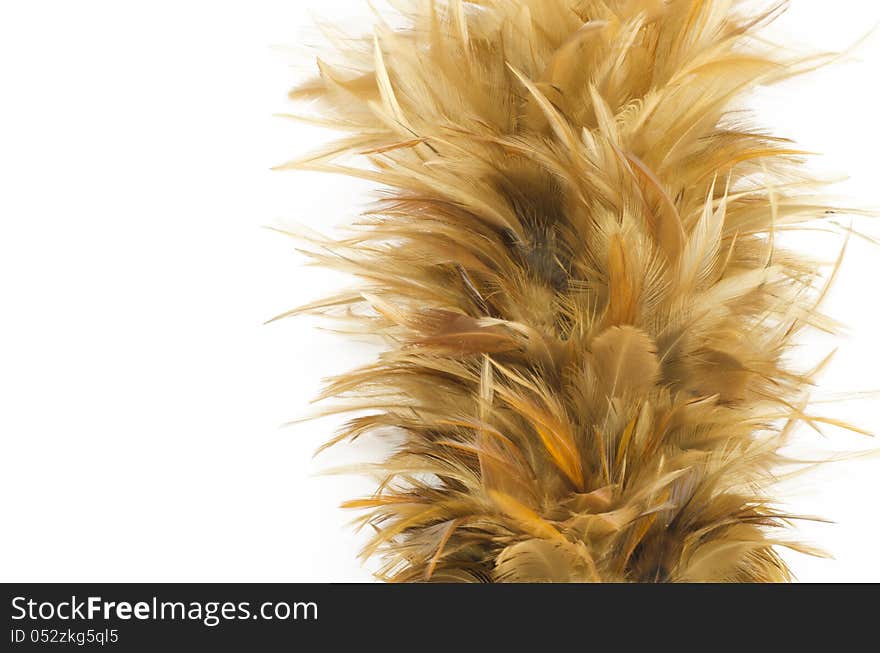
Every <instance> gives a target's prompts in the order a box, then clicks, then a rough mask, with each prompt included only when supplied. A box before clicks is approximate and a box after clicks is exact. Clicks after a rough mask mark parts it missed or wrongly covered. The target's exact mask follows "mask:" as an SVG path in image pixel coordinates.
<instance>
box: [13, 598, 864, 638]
mask: <svg viewBox="0 0 880 653" xmlns="http://www.w3.org/2000/svg"><path fill="white" fill-rule="evenodd" d="M4 589H5V602H6V603H5V605H6V607H5V609H4V610H5V615H6V624H7V632H6V633H5V635H4V637H5V639H6V645H5V646H0V650H7V651H65V650H68V651H72V650H103V651H159V650H161V651H177V650H193V649H197V650H205V651H209V650H215V649H219V650H241V651H293V650H298V649H299V647H300V645H308V648H307V649H302V650H334V651H335V650H339V649H338V648H336V647H338V646H341V645H342V644H351V643H357V642H361V644H362V645H363V646H364V647H366V650H374V649H384V648H386V647H389V648H390V649H391V650H398V649H400V648H402V647H406V648H416V649H420V648H422V647H427V648H428V649H429V650H432V649H433V648H436V647H438V646H440V647H442V648H448V649H453V651H454V652H455V653H457V651H455V650H456V649H460V650H461V651H472V650H475V649H476V648H477V647H481V646H487V647H489V648H490V649H492V650H494V649H495V648H497V647H498V646H502V645H508V646H512V647H513V648H512V650H520V649H521V648H522V647H523V646H525V644H526V642H534V643H541V642H543V643H544V646H545V647H549V646H551V645H552V647H556V646H558V645H562V644H573V645H575V646H577V647H578V648H585V649H588V648H591V643H594V642H595V641H596V640H595V638H596V637H597V636H600V635H601V636H603V637H609V636H611V637H614V638H619V639H620V641H621V642H625V643H626V644H627V645H626V647H625V648H624V650H627V649H628V648H629V646H630V645H632V643H633V642H634V641H636V640H641V641H650V640H651V638H654V639H655V641H656V643H657V644H660V643H663V642H667V643H674V642H676V641H680V640H681V639H682V637H684V638H685V639H687V640H689V641H694V642H696V641H705V642H706V643H707V645H708V644H709V643H711V642H713V639H712V638H710V639H709V640H702V639H700V638H702V637H704V635H700V636H699V637H698V636H697V632H698V631H699V632H700V633H705V632H711V633H714V636H713V637H715V636H717V638H715V639H714V643H720V641H724V642H727V643H729V642H730V641H731V640H732V639H735V638H736V637H737V636H739V635H745V636H747V637H748V636H752V637H755V638H756V639H755V640H754V641H758V640H757V638H758V633H760V641H761V642H762V643H763V644H766V643H767V642H768V641H772V640H773V639H774V637H775V636H778V637H779V639H778V641H780V642H788V643H790V638H791V636H792V635H793V634H796V633H799V632H800V633H814V634H815V633H818V632H819V631H825V630H827V631H829V632H839V633H840V634H841V636H844V635H845V636H846V638H850V637H852V636H853V635H854V633H855V632H856V631H857V630H859V629H860V628H872V627H873V624H874V622H875V620H876V618H877V606H878V605H880V602H878V599H880V588H878V586H874V585H849V586H844V585H778V586H755V585H740V586H708V585H528V586H525V585H483V586H463V585H397V586H392V585H379V584H376V585H365V584H362V585H326V584H12V585H4ZM695 638H696V639H695ZM841 641H843V640H841ZM316 646H317V649H316V648H315V647H316ZM324 647H329V648H326V649H325V648H324Z"/></svg>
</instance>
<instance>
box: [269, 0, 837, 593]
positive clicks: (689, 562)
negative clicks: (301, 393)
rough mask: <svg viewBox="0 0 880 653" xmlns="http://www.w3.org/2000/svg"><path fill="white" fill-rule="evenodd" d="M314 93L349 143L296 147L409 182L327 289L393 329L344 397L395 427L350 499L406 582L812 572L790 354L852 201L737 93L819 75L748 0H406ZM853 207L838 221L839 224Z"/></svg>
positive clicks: (795, 373) (376, 427)
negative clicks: (813, 239) (785, 494)
mask: <svg viewBox="0 0 880 653" xmlns="http://www.w3.org/2000/svg"><path fill="white" fill-rule="evenodd" d="M393 4H394V6H395V7H396V8H397V9H398V10H399V11H400V12H401V14H402V15H403V16H404V17H405V19H406V21H407V26H406V27H404V28H394V29H392V28H391V27H389V26H387V25H385V24H383V23H381V22H380V24H379V25H378V26H376V28H375V34H374V35H372V36H371V37H369V38H364V39H340V40H339V44H338V47H339V51H338V52H336V53H335V56H336V58H337V59H338V61H339V63H337V64H335V65H331V64H330V63H328V62H325V61H319V65H318V66H319V70H320V76H318V77H316V78H315V79H313V80H312V81H309V82H307V83H305V84H303V85H301V86H300V87H298V88H297V89H295V90H294V91H293V92H292V94H291V97H292V98H293V99H295V100H297V101H311V102H313V104H314V106H317V107H319V110H320V112H321V116H322V117H321V119H320V120H321V122H322V123H323V124H325V125H329V126H331V127H334V128H336V129H338V130H341V131H344V132H346V133H347V134H348V135H347V136H345V137H344V138H343V139H342V140H340V141H339V142H337V143H335V144H334V145H332V146H330V147H328V148H327V149H326V150H325V151H323V152H319V153H316V154H314V155H312V156H309V157H306V158H304V159H301V160H298V161H294V162H291V163H290V164H287V165H286V166H283V167H286V168H296V169H300V170H317V171H326V172H335V173H342V174H346V175H351V176H354V177H359V178H364V179H368V180H371V181H373V182H375V183H376V184H378V185H380V186H381V187H383V188H384V189H385V192H384V194H383V196H382V199H381V200H380V201H379V202H378V203H377V205H376V206H375V207H374V208H373V210H371V211H370V212H369V213H367V214H366V215H365V216H364V218H363V219H362V220H361V221H360V222H359V223H358V224H357V225H355V227H354V228H353V230H352V233H351V235H350V237H347V238H345V239H343V240H339V241H330V240H324V239H322V238H321V237H319V236H314V237H312V238H311V242H312V243H313V244H314V247H313V248H312V249H311V255H312V256H313V257H314V258H315V259H316V260H317V261H318V262H320V263H321V264H323V265H327V266H331V267H334V268H336V269H339V270H343V271H345V272H349V273H351V274H353V275H354V276H356V277H357V278H358V279H359V280H360V284H361V285H360V286H359V287H358V288H356V289H355V290H353V291H351V292H347V293H342V294H340V295H339V296H337V297H332V298H328V299H327V300H326V301H323V302H319V303H316V304H313V305H311V306H309V307H306V308H305V309H303V310H310V311H315V312H320V313H325V314H328V315H330V316H337V317H339V318H341V319H343V320H344V321H345V323H346V324H347V325H348V326H349V327H351V328H352V329H354V330H357V331H359V332H367V333H371V334H376V335H378V336H381V337H382V338H383V339H384V340H385V342H386V343H387V348H386V351H385V353H384V354H383V355H382V356H381V357H380V358H379V360H377V361H376V362H375V363H374V364H371V365H368V366H366V367H364V368H362V369H358V370H355V371H352V372H351V373H348V374H345V375H343V376H341V377H339V378H337V379H335V380H333V381H332V382H331V383H330V385H329V387H328V388H327V390H326V393H325V397H336V398H343V399H345V400H346V401H345V402H344V405H343V406H342V407H341V408H339V409H330V410H356V411H358V413H357V415H356V416H354V417H353V418H352V419H351V420H350V421H349V422H348V423H347V424H346V426H345V427H344V429H343V431H342V432H341V433H339V434H338V435H337V437H336V438H335V440H334V441H340V440H344V439H347V438H355V437H358V436H360V435H362V434H366V433H374V434H378V435H379V436H383V435H385V434H391V435H392V436H393V438H394V442H395V449H394V452H393V453H392V454H390V455H389V456H388V458H387V459H386V460H385V461H384V463H382V465H381V466H380V473H381V475H382V480H381V483H380V484H379V487H378V489H377V490H376V493H375V495H373V496H369V497H365V498H361V499H356V500H353V501H351V502H350V503H349V504H347V505H348V507H350V508H354V509H359V510H361V511H362V513H361V515H362V521H363V523H364V524H367V525H369V526H371V527H372V529H373V530H374V532H375V535H374V536H373V539H372V541H371V542H370V543H369V545H368V546H367V549H366V551H365V554H366V555H373V554H376V555H379V556H381V557H382V559H383V561H384V565H383V567H382V571H381V577H382V578H384V579H386V580H390V581H398V582H400V581H403V582H408V581H495V582H522V581H549V582H556V581H573V582H597V581H602V582H622V581H634V582H674V581H785V580H787V579H788V578H789V572H788V570H787V568H786V565H785V564H784V562H783V561H782V560H781V558H780V556H779V554H778V547H780V546H785V547H791V548H795V549H796V550H799V551H806V552H809V553H813V551H811V550H810V549H808V548H805V547H803V546H800V545H798V544H796V543H795V542H793V541H791V538H790V536H789V535H788V533H787V526H788V525H789V522H790V521H791V520H792V519H793V517H792V516H791V515H787V514H785V513H784V512H782V511H781V509H780V508H778V507H777V506H776V505H775V504H774V502H773V501H772V500H771V498H770V497H771V495H772V492H771V485H772V482H773V480H774V472H775V471H777V470H778V469H779V466H780V465H781V464H783V463H784V462H785V461H784V459H783V458H782V456H781V454H780V449H781V447H782V446H783V445H785V444H786V441H787V439H788V437H789V436H790V434H791V433H792V431H793V427H794V425H795V424H796V423H798V422H807V423H815V422H816V421H818V418H814V417H811V416H810V415H809V414H808V411H807V409H806V408H805V406H807V389H808V388H809V387H810V386H811V385H812V383H813V375H814V373H815V372H816V370H811V371H803V370H797V369H793V368H792V366H791V365H790V364H789V363H788V362H786V361H788V357H787V353H788V351H789V349H790V348H791V346H792V344H793V342H794V339H795V338H796V336H797V335H798V333H799V332H800V331H801V330H802V329H803V328H805V327H813V328H818V329H824V330H833V328H834V323H833V322H832V321H831V320H829V319H828V318H827V317H824V316H823V315H822V314H821V313H819V311H818V308H819V306H818V305H819V303H820V300H821V298H822V297H823V296H824V291H823V288H822V284H823V280H822V279H821V278H820V276H819V273H818V272H817V269H818V266H817V264H816V263H815V262H813V261H810V260H807V259H806V258H804V257H802V256H800V255H798V254H795V253H792V252H787V251H783V250H781V249H780V248H778V247H777V239H776V237H775V236H776V234H777V233H779V232H781V231H784V230H791V229H798V228H800V227H802V226H804V225H805V224H806V223H807V222H810V221H816V220H820V221H821V220H823V219H824V218H825V216H826V214H827V213H828V212H829V210H828V209H826V207H825V206H823V205H822V203H821V201H819V200H817V199H815V198H814V196H813V194H814V193H815V192H816V184H815V183H813V182H812V181H811V180H810V179H809V178H808V177H807V176H806V175H805V173H804V171H803V169H802V157H803V154H804V153H802V152H800V151H798V150H797V149H796V148H795V147H793V146H792V144H791V143H789V142H787V141H786V140H784V139H782V138H777V137H773V136H770V135H768V134H766V133H763V132H761V131H758V130H756V129H754V128H752V127H751V126H749V125H748V124H745V123H744V122H743V119H742V115H741V113H739V112H732V111H731V107H732V104H731V103H732V102H733V101H734V100H737V99H739V98H740V97H741V96H742V94H743V93H744V92H745V91H747V90H748V89H749V88H751V87H753V86H755V85H758V84H769V83H773V82H778V81H780V80H783V79H785V78H787V77H790V76H792V75H796V74H800V73H803V72H806V71H808V70H810V69H812V68H814V67H816V66H817V65H819V64H821V63H822V62H823V58H822V57H814V58H810V59H806V60H798V61H790V60H785V59H782V58H780V57H781V55H780V54H779V50H778V49H774V48H771V47H770V46H768V45H767V44H766V43H765V42H764V41H763V40H762V39H757V38H754V33H755V31H756V30H758V29H760V27H761V26H762V25H763V24H764V23H766V22H767V21H768V20H770V19H772V18H773V17H774V15H775V14H776V13H777V10H778V9H779V7H774V8H772V9H770V10H768V11H765V12H763V13H758V14H755V13H754V4H753V3H750V4H748V5H746V4H744V3H739V2H736V1H735V0H474V1H471V2H463V1H462V0H409V1H407V0H397V1H396V2H394V3H393ZM828 226H829V227H830V226H831V225H828Z"/></svg>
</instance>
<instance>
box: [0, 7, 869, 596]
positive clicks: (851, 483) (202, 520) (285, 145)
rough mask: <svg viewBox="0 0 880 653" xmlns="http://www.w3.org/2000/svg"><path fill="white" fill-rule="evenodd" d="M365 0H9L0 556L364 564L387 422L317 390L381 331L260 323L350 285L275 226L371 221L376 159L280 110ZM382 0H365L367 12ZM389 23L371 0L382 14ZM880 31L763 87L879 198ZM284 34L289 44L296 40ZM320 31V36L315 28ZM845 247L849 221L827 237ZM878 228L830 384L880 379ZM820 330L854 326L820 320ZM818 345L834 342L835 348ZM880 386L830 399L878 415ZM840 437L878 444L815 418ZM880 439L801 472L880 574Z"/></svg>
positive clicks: (324, 577)
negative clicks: (338, 162)
mask: <svg viewBox="0 0 880 653" xmlns="http://www.w3.org/2000/svg"><path fill="white" fill-rule="evenodd" d="M828 7H829V4H828V3H826V2H818V1H815V0H795V1H794V3H793V8H792V10H791V11H790V12H789V13H788V14H787V15H786V16H785V17H783V19H781V20H780V22H779V23H778V24H777V25H776V26H775V27H774V28H773V32H774V34H775V35H776V36H778V37H779V38H781V39H783V40H785V41H786V42H789V43H792V42H794V43H800V44H805V45H812V46H815V47H825V48H843V47H845V46H847V45H849V44H850V43H852V42H853V41H855V40H857V39H858V38H859V37H861V36H862V35H863V34H864V33H865V32H867V31H868V30H869V29H870V28H871V27H872V26H873V25H874V24H876V23H877V22H878V21H880V5H877V4H876V3H869V2H864V0H837V2H835V3H834V11H833V12H829V11H828ZM313 15H314V16H318V17H324V18H328V19H331V20H333V21H335V22H338V21H339V20H343V22H345V23H350V22H352V21H351V20H350V19H351V18H352V17H353V16H356V15H357V16H364V17H367V16H368V15H369V11H368V9H367V8H366V5H365V2H364V0H348V1H344V0H321V1H320V2H318V1H316V0H283V1H274V0H273V1H270V0H261V1H250V2H244V1H243V0H240V1H237V2H218V1H195V0H188V1H180V0H178V1H174V2H170V1H165V0H163V1H159V0H152V1H151V2H144V1H141V2H135V1H124V2H123V1H119V0H106V1H97V0H78V1H77V2H66V1H64V0H59V1H54V2H50V1H47V0H8V1H6V2H3V3H2V4H0V93H2V98H3V99H2V101H0V225H2V226H0V229H2V233H0V278H2V281H0V310H2V318H0V397H2V400H0V401H2V405H0V438H2V453H0V493H2V494H0V496H2V499H0V506H2V513H0V516H2V520H3V535H2V537H0V580H4V581H15V580H20V581H25V580H27V581H49V580H54V581H63V580H69V581H123V580H125V581H153V580H155V581H199V580H201V581H245V580H248V581H297V580H302V581H347V580H351V581H360V580H369V579H370V578H371V575H370V566H369V565H367V566H364V565H362V564H361V563H360V562H358V561H357V560H356V557H355V556H356V552H357V550H358V548H359V545H360V543H361V541H362V540H360V539H359V538H358V537H357V536H355V535H353V534H352V532H351V531H350V530H349V529H348V528H347V526H346V522H347V521H348V520H349V519H350V518H351V517H352V515H348V514H343V513H342V512H341V511H340V510H338V509H337V505H338V504H339V502H340V501H341V500H343V499H345V498H349V497H350V496H352V495H355V494H358V493H359V492H364V491H366V490H367V489H368V488H369V487H370V486H369V483H367V482H366V481H363V480H358V479H353V478H340V477H321V476H318V475H317V473H318V472H319V471H320V470H321V469H324V468H327V467H331V466H334V465H336V464H339V463H342V462H348V461H353V460H359V459H361V458H363V457H364V456H367V455H369V453H370V452H369V451H366V450H365V447H366V445H360V446H357V447H349V448H343V449H339V450H337V451H334V452H331V453H330V454H328V455H326V456H322V457H320V458H318V459H317V460H313V459H312V452H313V451H314V450H315V448H316V447H317V446H318V444H319V443H321V442H322V441H323V440H325V439H326V438H327V437H328V436H329V435H330V434H331V432H332V429H333V426H334V422H333V420H323V421H318V422H314V423H310V424H305V425H298V426H295V427H289V428H280V425H281V424H282V423H284V422H285V421H287V420H290V419H294V418H297V417H300V416H302V415H303V414H304V413H305V412H306V411H307V410H308V402H309V399H311V398H312V397H313V396H314V395H315V394H316V392H317V390H318V388H319V387H320V380H321V378H322V377H324V376H327V375H330V374H333V373H336V372H340V371H343V370H345V369H348V368H350V367H351V366H353V365H354V364H356V363H358V362H366V361H367V360H369V359H370V358H371V356H372V355H373V354H374V351H373V350H372V349H371V348H370V347H369V346H368V345H365V344H359V343H353V342H351V341H350V340H347V339H345V338H338V337H336V336H333V335H332V334H329V333H326V332H321V331H318V330H316V324H315V323H314V322H313V321H311V320H309V319H298V320H294V321H286V322H282V323H279V324H275V325H271V326H263V325H262V322H263V321H264V320H266V319H267V318H269V317H272V316H273V315H275V314H277V313H280V312H282V311H284V310H286V309H288V308H291V307H293V306H296V305H298V304H300V303H303V302H304V301H306V300H309V299H312V298H316V297H319V296H321V295H323V294H325V293H326V292H327V291H328V290H329V289H331V288H334V287H338V285H339V283H340V279H338V278H336V277H334V276H333V275H331V274H329V273H327V272H323V271H320V270H316V269H313V268H305V267H303V265H302V263H303V261H302V259H301V258H300V257H299V256H298V255H297V254H296V253H295V252H294V251H293V247H292V243H291V241H289V240H287V239H285V238H284V237H282V236H279V235H277V234H275V233H272V232H269V231H267V230H264V229H261V226H262V225H269V224H274V225H280V226H283V225H284V224H285V223H286V222H289V221H293V220H296V221H301V222H305V223H307V224H309V225H312V226H315V227H320V228H323V229H325V230H326V229H328V228H331V227H332V226H333V225H338V224H344V223H346V222H348V221H350V220H351V219H352V218H353V217H354V216H355V215H356V214H357V211H358V208H359V207H360V206H362V204H363V202H364V201H365V200H366V199H367V198H368V197H369V196H368V194H367V190H368V187H367V186H366V185H364V184H360V183H356V182H351V181H346V180H343V179H341V178H335V177H322V176H319V175H312V174H307V173H280V172H270V170H269V168H270V167H271V166H272V165H275V164H278V163H281V162H283V161H284V160H285V159H286V158H290V157H292V156H294V155H295V154H297V153H302V152H303V151H305V150H307V149H309V148H311V147H314V146H316V145H318V144H319V143H321V142H322V141H323V140H324V139H326V137H327V135H326V134H322V133H321V132H319V131H318V130H313V129H310V128H305V127H302V126H298V125H295V124H292V123H289V122H286V121H283V120H281V119H278V118H273V117H272V114H273V113H276V112H283V111H285V110H288V109H289V108H290V107H288V105H287V103H286V101H285V94H286V91H287V89H288V87H289V86H290V85H291V84H292V83H293V82H294V81H295V80H296V79H298V78H299V72H298V71H297V70H295V69H293V68H291V67H290V65H289V64H290V62H291V61H299V62H300V64H302V63H303V62H304V59H303V58H302V55H299V54H298V53H297V52H294V51H290V50H289V49H287V48H286V47H283V46H297V47H299V46H303V45H306V44H307V43H310V42H313V41H315V40H316V39H313V38H312V37H311V34H312V33H313V31H312V30H311V29H310V28H309V25H311V24H312V16H313ZM354 22H355V24H357V21H354ZM362 24H366V23H362ZM878 41H880V38H876V37H875V38H873V39H871V40H869V41H868V42H867V43H865V44H864V45H863V46H862V47H861V48H859V50H858V51H857V53H856V57H857V59H858V60H857V61H851V62H849V63H847V64H845V65H838V66H835V67H834V68H830V69H826V70H824V71H821V72H819V73H816V74H814V75H813V76H811V77H809V78H808V79H802V80H798V81H794V82H791V83H788V84H786V85H785V86H782V87H776V88H773V89H767V90H762V91H761V92H759V93H757V94H756V96H755V97H754V98H753V101H752V102H751V105H752V106H754V107H755V108H756V109H757V113H758V116H759V117H760V119H761V122H763V123H764V124H766V125H769V126H770V127H771V128H773V129H774V130H775V131H776V132H777V133H779V134H781V135H785V136H790V137H793V138H795V139H796V140H798V141H799V143H800V144H801V145H802V146H803V147H804V148H805V149H808V150H812V151H818V152H823V153H824V154H825V156H823V157H822V158H820V159H817V161H816V162H815V164H814V166H815V168H816V169H817V170H820V171H825V172H829V173H831V174H836V173H849V174H850V175H851V179H850V180H849V181H847V182H845V183H844V184H841V186H840V189H839V190H840V192H841V193H843V194H845V195H846V196H848V197H849V198H850V199H851V201H852V202H853V203H856V204H860V205H869V206H875V205H877V204H880V201H878V184H877V181H876V178H877V164H876V155H877V153H878V152H880V130H878V127H877V122H876V107H877V102H878V90H877V85H876V79H877V76H878V73H880V46H878ZM273 46H282V47H273ZM295 49H296V48H295ZM801 245H802V246H805V247H810V248H820V249H821V251H822V252H823V253H827V256H826V258H828V259H829V260H833V258H834V256H835V255H836V250H835V247H836V246H837V245H839V242H837V241H833V240H829V238H828V237H827V236H822V237H817V238H812V239H810V238H805V239H802V241H801ZM878 261H880V249H877V248H876V247H872V246H870V245H868V244H867V243H865V242H863V241H859V240H854V241H853V242H852V243H851V247H850V253H849V257H848V259H847V262H846V264H845V266H844V268H843V270H842V272H841V275H840V282H839V284H838V286H837V290H836V291H835V293H834V294H833V296H832V297H831V299H830V301H829V303H828V310H829V311H830V312H831V313H832V314H833V315H834V316H835V317H837V318H839V319H840V320H842V321H843V322H845V323H847V324H848V325H850V332H849V335H848V337H847V338H846V339H844V340H841V341H840V343H839V345H840V352H839V355H838V358H837V359H836V360H835V362H834V364H833V365H832V367H831V368H830V369H829V371H828V373H827V374H826V375H825V377H824V379H823V387H822V390H821V392H820V393H819V396H821V397H828V396H833V395H835V394H836V393H842V392H847V391H851V390H873V389H877V388H880V379H878V373H877V367H878V363H880V350H878V339H877V337H876V334H877V333H878V331H880V310H878V308H877V301H876V299H875V297H876V286H877V281H876V279H877V278H878V275H880V262H878ZM808 344H809V345H810V346H812V347H813V348H811V347H810V346H807V347H805V356H807V355H809V356H810V357H811V358H810V359H811V360H812V358H813V357H815V356H818V355H820V354H821V353H822V351H823V349H822V348H824V347H827V346H829V342H828V340H827V339H822V338H818V337H816V338H814V339H811V340H810V342H809V343H808ZM816 347H818V348H819V349H816ZM878 407H880V403H878V400H877V399H871V400H863V401H859V402H854V403H848V404H845V405H841V406H828V407H827V409H828V411H829V412H831V413H832V414H836V415H841V416H845V417H846V418H848V419H850V420H852V421H856V422H858V423H859V424H861V425H863V426H865V427H866V428H869V429H873V430H875V431H880V413H878ZM801 433H802V435H803V436H804V438H807V439H811V443H812V442H813V441H816V442H818V444H819V446H821V447H823V448H824V449H825V450H852V449H855V448H865V447H866V446H875V445H876V442H874V443H871V442H867V441H865V440H863V439H862V438H859V437H856V436H852V435H847V434H845V433H840V432H836V431H835V430H834V429H828V430H827V437H826V439H824V440H823V439H821V438H816V439H815V440H812V438H813V435H812V434H811V433H810V432H809V431H808V429H802V431H801ZM878 496H880V460H878V459H877V458H874V459H870V460H859V461H851V462H845V463H839V464H838V465H836V466H835V467H834V468H831V469H827V470H825V471H823V472H821V473H819V474H816V475H813V476H810V477H807V478H805V479H804V480H802V481H800V482H799V483H798V484H796V485H793V486H791V487H789V488H786V493H785V497H786V498H787V499H788V500H789V502H790V504H791V505H792V506H793V508H794V510H795V511H800V512H807V513H810V514H820V515H822V516H825V517H829V518H831V519H835V520H837V522H838V523H837V524H836V525H808V526H806V527H802V529H801V530H802V533H803V536H804V538H805V539H809V540H810V541H812V542H815V543H818V544H819V545H821V546H823V547H825V548H827V549H828V550H830V551H831V552H832V553H833V554H834V555H835V556H836V559H835V560H814V559H810V558H806V557H803V556H799V555H793V556H790V560H791V563H792V565H793V567H794V569H795V571H796V573H797V574H798V576H799V577H800V579H801V580H803V581H858V580H866V581H867V580H871V581H880V557H878V556H877V554H876V542H877V539H878V536H880V523H878V520H877V514H878V510H877V507H876V502H877V499H878Z"/></svg>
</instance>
